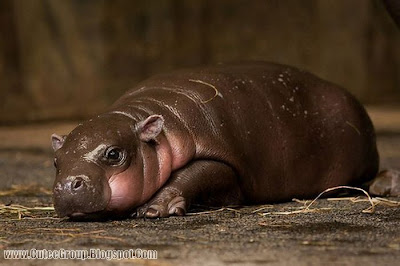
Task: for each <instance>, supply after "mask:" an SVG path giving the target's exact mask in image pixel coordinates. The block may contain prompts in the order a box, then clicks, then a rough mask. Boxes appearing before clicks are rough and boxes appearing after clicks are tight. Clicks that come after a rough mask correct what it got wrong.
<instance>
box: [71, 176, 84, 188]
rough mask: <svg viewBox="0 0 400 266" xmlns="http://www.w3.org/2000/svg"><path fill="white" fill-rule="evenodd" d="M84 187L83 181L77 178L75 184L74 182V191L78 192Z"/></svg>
mask: <svg viewBox="0 0 400 266" xmlns="http://www.w3.org/2000/svg"><path fill="white" fill-rule="evenodd" d="M82 185H83V180H82V179H80V178H77V179H75V180H74V182H72V189H73V190H77V189H79V188H80V187H82Z"/></svg>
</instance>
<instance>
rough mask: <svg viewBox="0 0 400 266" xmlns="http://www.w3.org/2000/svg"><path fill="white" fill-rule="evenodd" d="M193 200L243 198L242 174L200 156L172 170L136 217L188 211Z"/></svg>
mask: <svg viewBox="0 0 400 266" xmlns="http://www.w3.org/2000/svg"><path fill="white" fill-rule="evenodd" d="M192 202H201V203H206V204H209V205H211V206H221V205H228V204H229V205H233V204H240V203H242V202H243V195H242V192H241V190H240V188H239V184H238V178H237V176H236V174H235V172H234V171H233V169H232V168H231V167H230V166H228V165H226V164H224V163H222V162H217V161H212V160H197V161H193V162H191V163H189V164H188V165H186V166H185V167H183V168H181V169H179V170H177V171H175V172H173V173H172V175H171V177H170V178H169V180H168V182H167V183H166V184H165V185H164V186H163V187H162V188H161V189H160V190H159V191H158V192H157V193H156V194H155V196H154V197H153V198H152V199H150V201H148V202H147V203H146V204H144V205H142V206H140V207H138V208H137V210H136V213H135V214H136V217H148V218H157V217H168V216H170V215H184V214H185V213H186V211H187V210H188V208H189V205H190V204H191V203H192Z"/></svg>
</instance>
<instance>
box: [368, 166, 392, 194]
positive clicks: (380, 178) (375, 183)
mask: <svg viewBox="0 0 400 266" xmlns="http://www.w3.org/2000/svg"><path fill="white" fill-rule="evenodd" d="M369 192H370V193H371V194H372V195H377V196H393V197H400V171H397V170H393V169H390V170H384V171H382V172H380V173H379V174H378V175H377V177H376V178H375V179H374V180H372V181H371V183H370V185H369Z"/></svg>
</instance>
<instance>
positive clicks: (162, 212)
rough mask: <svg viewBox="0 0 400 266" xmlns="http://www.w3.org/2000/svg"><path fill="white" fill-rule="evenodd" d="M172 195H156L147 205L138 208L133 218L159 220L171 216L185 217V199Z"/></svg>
mask: <svg viewBox="0 0 400 266" xmlns="http://www.w3.org/2000/svg"><path fill="white" fill-rule="evenodd" d="M174 194H175V193H167V192H166V193H160V194H158V195H156V196H155V197H154V198H153V199H151V200H150V201H149V202H148V203H146V204H144V205H142V206H140V207H138V208H137V209H136V214H135V215H134V216H136V217H138V218H141V217H146V218H161V217H168V216H171V215H178V216H182V215H185V214H186V210H187V202H186V200H185V198H184V197H182V196H176V195H174Z"/></svg>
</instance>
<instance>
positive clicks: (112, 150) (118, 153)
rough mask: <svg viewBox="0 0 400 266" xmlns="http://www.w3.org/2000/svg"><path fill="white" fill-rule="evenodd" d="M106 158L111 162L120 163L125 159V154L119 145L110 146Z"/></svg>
mask: <svg viewBox="0 0 400 266" xmlns="http://www.w3.org/2000/svg"><path fill="white" fill-rule="evenodd" d="M105 159H106V160H107V162H109V163H110V164H113V165H118V164H120V163H121V162H122V161H123V160H124V159H125V154H124V152H123V151H122V150H121V149H120V148H118V147H109V148H108V149H107V150H106V152H105Z"/></svg>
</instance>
